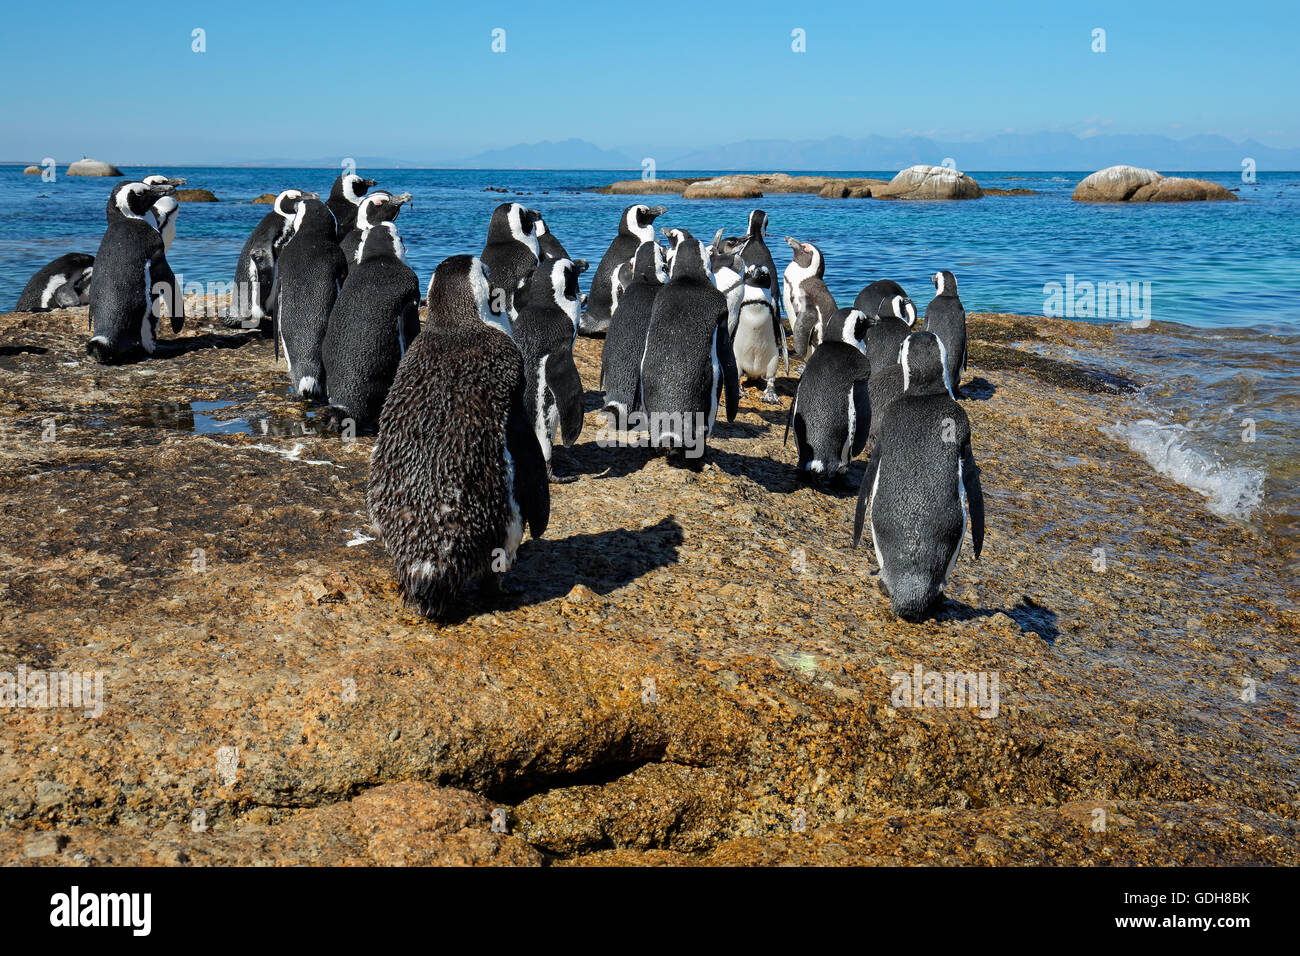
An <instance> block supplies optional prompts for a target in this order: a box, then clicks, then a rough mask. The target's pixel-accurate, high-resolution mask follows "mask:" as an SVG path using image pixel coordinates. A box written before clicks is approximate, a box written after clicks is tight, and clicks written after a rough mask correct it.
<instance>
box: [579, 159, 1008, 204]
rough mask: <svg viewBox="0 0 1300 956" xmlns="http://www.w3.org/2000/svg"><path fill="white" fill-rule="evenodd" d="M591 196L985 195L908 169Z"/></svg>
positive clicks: (953, 173) (775, 176)
mask: <svg viewBox="0 0 1300 956" xmlns="http://www.w3.org/2000/svg"><path fill="white" fill-rule="evenodd" d="M596 191H597V192H600V193H605V194H607V195H619V196H634V195H659V194H665V193H673V194H677V195H680V196H681V197H682V198H683V199H759V198H761V197H762V196H764V195H771V194H774V193H815V194H817V195H818V196H821V197H822V198H824V199H978V198H979V197H980V196H982V195H984V192H983V191H982V190H981V189H980V186H979V183H977V182H975V180H973V179H971V178H970V177H969V176H967V175H966V174H965V173H963V172H960V171H958V170H955V169H949V168H947V167H945V166H912V167H909V168H908V169H904V170H903V171H901V172H900V173H898V175H896V176H895V177H894V178H893V179H892V180H884V179H870V178H862V177H859V178H852V177H850V178H843V177H837V176H791V175H789V174H788V173H736V174H734V175H730V176H717V177H714V178H712V179H705V178H699V177H695V178H687V179H648V180H647V179H625V180H621V181H619V182H616V183H611V184H610V185H608V186H603V187H601V188H599V189H597V190H596ZM994 193H995V194H1003V193H1001V191H998V190H995V191H994Z"/></svg>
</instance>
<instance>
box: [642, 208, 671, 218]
mask: <svg viewBox="0 0 1300 956" xmlns="http://www.w3.org/2000/svg"><path fill="white" fill-rule="evenodd" d="M667 211H668V207H667V206H651V207H650V208H649V209H648V210H647V212H649V213H650V221H651V222H653V221H654V220H656V219H658V218H659V217H660V216H662V215H663V214H664V213H666V212H667Z"/></svg>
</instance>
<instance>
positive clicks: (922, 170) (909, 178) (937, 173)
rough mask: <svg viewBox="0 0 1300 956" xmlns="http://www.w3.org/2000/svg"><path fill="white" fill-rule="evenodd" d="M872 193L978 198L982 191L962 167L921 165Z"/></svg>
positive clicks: (880, 196) (890, 196) (884, 196)
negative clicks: (950, 167) (960, 168)
mask: <svg viewBox="0 0 1300 956" xmlns="http://www.w3.org/2000/svg"><path fill="white" fill-rule="evenodd" d="M871 195H872V198H874V199H979V198H980V197H981V196H983V195H984V191H983V190H982V189H980V184H979V183H977V182H975V180H973V179H971V178H970V177H969V176H967V175H966V174H965V173H963V172H962V171H961V170H958V169H949V168H948V167H947V166H925V165H921V166H909V167H908V168H907V169H904V170H903V171H902V172H900V173H899V174H898V175H897V176H895V177H894V178H893V179H891V180H890V181H889V183H888V184H887V185H885V186H884V187H882V188H878V189H873V190H872V193H871Z"/></svg>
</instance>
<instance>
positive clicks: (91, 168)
mask: <svg viewBox="0 0 1300 956" xmlns="http://www.w3.org/2000/svg"><path fill="white" fill-rule="evenodd" d="M65 175H67V176H121V175H122V170H120V169H118V168H117V167H116V166H114V165H113V164H112V163H102V162H100V161H99V160H97V159H79V160H77V161H76V162H75V163H73V164H72V165H71V166H69V167H68V169H67V172H66V173H65Z"/></svg>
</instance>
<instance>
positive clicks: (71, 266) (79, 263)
mask: <svg viewBox="0 0 1300 956" xmlns="http://www.w3.org/2000/svg"><path fill="white" fill-rule="evenodd" d="M94 272H95V257H94V256H92V255H87V254H86V253H84V252H69V253H68V254H67V255H63V256H59V258H57V259H55V260H54V261H53V262H50V263H47V264H46V265H44V266H42V267H41V269H40V270H39V271H38V272H37V273H36V274H35V275H34V276H32V277H31V278H30V279H28V280H27V285H25V286H23V291H22V294H21V295H19V296H18V304H17V305H16V306H14V311H15V312H48V311H49V310H51V309H70V308H72V307H73V306H75V305H84V304H85V303H86V302H89V301H90V279H91V276H93V275H94Z"/></svg>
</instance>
